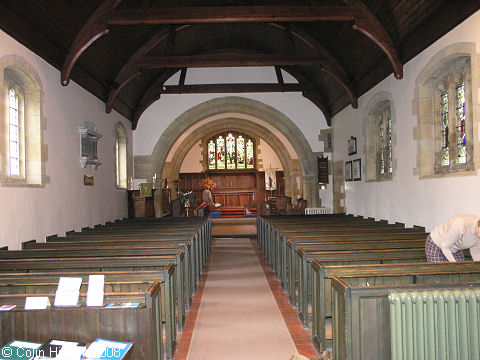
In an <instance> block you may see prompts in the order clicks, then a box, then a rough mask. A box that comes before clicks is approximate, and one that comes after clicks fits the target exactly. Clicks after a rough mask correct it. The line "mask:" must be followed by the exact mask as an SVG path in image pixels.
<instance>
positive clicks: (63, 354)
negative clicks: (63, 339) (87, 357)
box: [55, 345, 87, 360]
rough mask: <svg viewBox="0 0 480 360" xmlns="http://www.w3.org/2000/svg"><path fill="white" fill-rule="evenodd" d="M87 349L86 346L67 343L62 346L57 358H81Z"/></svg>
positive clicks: (65, 359) (71, 359) (73, 359)
mask: <svg viewBox="0 0 480 360" xmlns="http://www.w3.org/2000/svg"><path fill="white" fill-rule="evenodd" d="M86 349H87V347H86V346H76V345H73V346H72V345H67V346H62V348H61V349H60V351H59V352H58V355H57V357H56V358H55V359H56V360H80V359H81V358H82V356H83V354H84V353H85V350H86Z"/></svg>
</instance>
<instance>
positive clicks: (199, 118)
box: [135, 97, 318, 208]
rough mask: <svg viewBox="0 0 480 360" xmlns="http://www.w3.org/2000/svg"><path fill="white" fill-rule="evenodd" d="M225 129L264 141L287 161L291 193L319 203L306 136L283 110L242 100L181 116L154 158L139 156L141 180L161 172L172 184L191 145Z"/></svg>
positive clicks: (287, 187)
mask: <svg viewBox="0 0 480 360" xmlns="http://www.w3.org/2000/svg"><path fill="white" fill-rule="evenodd" d="M197 123H198V124H197ZM200 124H201V125H200ZM225 129H231V130H232V131H233V130H236V131H239V132H242V133H245V134H249V135H252V136H257V137H259V138H261V139H263V140H265V141H266V142H267V143H268V144H269V145H270V146H271V147H272V148H273V149H274V150H275V152H276V154H277V155H278V157H279V159H280V161H281V163H282V166H283V170H284V174H285V193H286V195H288V196H292V197H294V198H295V197H297V196H300V197H303V198H305V199H307V201H308V203H309V204H312V205H313V206H315V205H316V204H317V201H318V196H317V187H316V183H315V171H316V162H315V161H316V157H315V154H313V153H312V150H311V147H310V145H309V144H308V142H307V140H306V139H305V137H304V135H303V134H302V133H301V131H300V130H299V129H298V127H297V126H296V125H295V124H294V123H293V122H292V121H291V120H290V119H289V118H288V117H286V116H285V115H284V114H282V113H281V112H279V111H278V110H276V109H274V108H272V107H270V106H268V105H265V104H264V103H261V102H259V101H255V100H252V99H247V98H242V97H224V98H217V99H212V100H209V101H206V102H204V103H201V104H199V105H197V106H195V107H193V108H191V109H189V110H188V111H186V112H185V113H183V114H182V115H180V116H179V117H178V118H177V119H175V120H174V121H173V122H172V123H171V124H170V125H169V127H168V128H167V129H166V130H165V131H164V133H163V134H162V135H161V136H160V138H159V140H158V141H157V144H156V146H155V148H154V150H153V152H152V154H151V155H150V156H136V157H135V174H136V177H141V178H151V177H152V176H153V174H155V173H156V174H162V177H167V178H168V180H169V182H170V180H171V179H172V180H174V179H175V178H176V177H178V173H179V171H180V168H181V165H182V162H183V159H184V157H185V156H186V154H187V153H188V151H189V150H190V149H191V147H192V146H193V145H194V144H195V143H197V142H198V141H199V140H204V139H205V138H207V137H208V136H213V135H215V134H216V133H217V132H221V131H222V130H225ZM168 176H170V177H168ZM159 201H161V200H160V199H156V202H159ZM158 208H159V207H158Z"/></svg>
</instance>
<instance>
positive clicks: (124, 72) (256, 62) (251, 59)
mask: <svg viewBox="0 0 480 360" xmlns="http://www.w3.org/2000/svg"><path fill="white" fill-rule="evenodd" d="M269 25H270V26H273V27H275V28H278V29H281V30H282V31H288V32H289V33H290V34H291V35H290V36H291V37H292V41H294V40H293V37H295V38H297V39H298V40H300V41H301V42H303V43H305V44H306V46H307V47H308V48H310V49H312V50H313V51H314V53H315V54H317V55H316V56H315V57H313V58H298V57H296V56H295V55H293V54H283V55H282V54H257V55H255V54H251V53H248V54H239V53H235V52H230V53H225V54H224V55H223V56H224V57H223V60H222V59H220V58H219V56H221V55H220V53H217V54H210V55H208V54H207V55H198V56H196V57H194V56H190V57H155V58H154V57H150V58H147V57H145V55H146V54H147V53H148V52H149V51H150V50H151V49H152V48H153V47H155V46H156V45H158V44H159V43H160V42H162V41H164V40H166V39H168V38H169V36H171V34H172V31H171V28H170V30H169V29H167V28H164V29H163V30H162V31H161V32H159V33H158V34H156V35H155V36H154V37H152V38H151V39H150V40H149V41H148V42H147V43H145V44H144V45H143V46H141V47H140V48H139V49H138V50H137V51H136V52H135V53H134V54H133V55H132V56H131V57H130V59H129V60H128V61H127V62H126V64H125V65H124V66H123V68H122V69H121V71H120V72H119V74H118V75H117V76H116V77H115V81H114V86H113V87H112V89H111V90H110V92H109V95H108V100H107V103H106V110H107V112H110V111H111V110H112V107H113V103H114V101H115V98H116V96H117V94H118V93H119V92H120V90H121V89H122V88H123V87H125V86H126V85H127V83H128V82H129V81H130V80H132V79H134V78H135V77H136V76H138V75H140V74H141V69H142V68H164V67H171V68H178V67H196V66H202V67H205V66H247V65H250V66H260V65H263V66H267V65H268V66H276V67H278V66H280V65H283V66H285V65H321V69H322V71H324V72H325V73H327V74H329V75H330V76H332V78H333V79H334V80H335V81H337V82H338V83H339V84H340V86H341V87H342V88H344V89H345V90H346V92H347V94H348V96H349V98H350V102H351V104H352V106H353V107H355V108H356V107H357V103H358V101H357V97H356V95H355V92H354V90H353V88H352V87H351V86H350V82H349V81H348V79H347V78H346V71H345V70H344V69H343V67H342V66H341V65H340V64H339V62H338V61H337V60H336V59H335V58H334V57H333V56H332V55H331V54H330V53H329V52H328V51H327V50H326V49H325V48H324V47H323V46H322V45H321V44H319V43H318V42H317V41H316V40H315V39H314V38H312V37H311V36H310V35H309V34H307V33H305V32H304V31H302V30H300V29H298V28H295V27H294V26H288V29H287V27H286V26H285V25H282V24H275V23H269ZM188 27H189V25H183V26H178V27H177V28H176V30H175V31H176V32H178V31H182V30H184V29H186V28H188ZM276 71H277V70H276Z"/></svg>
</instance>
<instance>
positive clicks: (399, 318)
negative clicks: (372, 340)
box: [389, 289, 480, 360]
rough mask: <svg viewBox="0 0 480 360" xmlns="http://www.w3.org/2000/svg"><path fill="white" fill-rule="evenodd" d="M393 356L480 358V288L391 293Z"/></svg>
mask: <svg viewBox="0 0 480 360" xmlns="http://www.w3.org/2000/svg"><path fill="white" fill-rule="evenodd" d="M389 300H390V330H391V350H392V357H391V359H392V360H417V359H419V360H421V359H424V360H436V359H439V360H440V359H441V360H444V359H445V360H479V359H480V348H479V343H480V335H479V334H480V332H479V325H480V318H479V316H480V290H478V289H475V290H472V289H461V290H442V291H418V292H396V293H392V294H390V296H389Z"/></svg>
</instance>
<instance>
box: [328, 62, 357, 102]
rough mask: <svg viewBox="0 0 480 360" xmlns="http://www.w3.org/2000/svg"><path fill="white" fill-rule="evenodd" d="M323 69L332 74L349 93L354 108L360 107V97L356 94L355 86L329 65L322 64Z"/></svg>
mask: <svg viewBox="0 0 480 360" xmlns="http://www.w3.org/2000/svg"><path fill="white" fill-rule="evenodd" d="M322 71H323V72H324V73H326V74H328V75H330V76H331V77H332V78H334V79H335V80H336V81H337V83H339V84H340V85H341V86H342V87H343V89H344V90H345V92H346V93H347V95H348V97H349V99H350V104H351V105H352V107H353V108H354V109H357V108H358V98H357V96H356V95H355V93H354V91H353V88H352V86H351V84H350V83H348V82H347V81H346V80H344V79H342V78H340V77H339V74H338V73H337V72H336V71H335V70H334V69H333V68H331V67H330V66H329V65H322Z"/></svg>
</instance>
